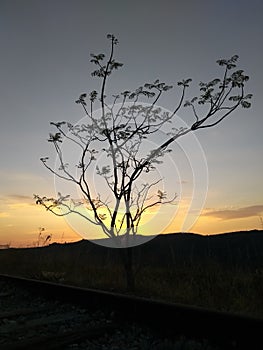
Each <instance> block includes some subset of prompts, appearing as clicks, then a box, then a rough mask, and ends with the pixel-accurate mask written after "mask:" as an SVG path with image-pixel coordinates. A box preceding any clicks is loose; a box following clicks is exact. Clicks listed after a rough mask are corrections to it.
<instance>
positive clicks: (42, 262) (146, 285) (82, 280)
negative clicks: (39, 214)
mask: <svg viewBox="0 0 263 350" xmlns="http://www.w3.org/2000/svg"><path fill="white" fill-rule="evenodd" d="M116 249H118V248H116ZM116 249H112V248H106V247H104V246H99V245H97V244H93V243H91V242H89V241H84V240H82V241H79V242H75V243H69V244H57V243H53V244H51V245H50V246H48V247H40V248H23V249H22V248H20V249H12V248H11V249H8V250H2V251H0V272H1V273H9V274H14V275H22V276H26V277H31V278H39V279H44V280H49V281H55V282H60V283H66V284H74V285H77V286H82V287H90V288H99V289H106V290H114V291H119V292H125V291H126V278H125V274H124V273H123V266H122V263H123V262H122V259H121V256H120V255H119V254H116ZM127 249H132V251H133V257H134V272H135V281H136V290H135V294H137V295H142V296H146V297H149V298H159V299H164V300H169V301H173V302H180V303H186V304H191V305H199V306H204V307H208V308H213V309H217V310H224V311H233V312H240V313H244V314H249V315H254V316H259V317H263V300H262V291H263V231H246V232H235V233H227V234H220V235H211V236H201V235H196V234H187V233H182V234H170V235H160V236H157V237H156V238H154V239H153V240H151V241H150V242H148V243H147V244H144V245H140V246H137V247H132V248H127Z"/></svg>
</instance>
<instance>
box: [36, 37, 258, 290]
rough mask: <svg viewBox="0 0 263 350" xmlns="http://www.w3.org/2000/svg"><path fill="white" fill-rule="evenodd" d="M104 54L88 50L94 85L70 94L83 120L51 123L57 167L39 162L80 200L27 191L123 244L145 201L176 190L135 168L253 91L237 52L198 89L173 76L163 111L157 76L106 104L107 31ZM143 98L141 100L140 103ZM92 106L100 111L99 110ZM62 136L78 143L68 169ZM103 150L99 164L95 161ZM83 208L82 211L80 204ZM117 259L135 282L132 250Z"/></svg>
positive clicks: (148, 166)
mask: <svg viewBox="0 0 263 350" xmlns="http://www.w3.org/2000/svg"><path fill="white" fill-rule="evenodd" d="M107 38H108V39H109V41H110V54H109V57H108V58H106V55H104V54H102V53H100V54H96V55H95V54H91V62H92V63H93V64H94V65H95V66H96V70H95V71H93V72H92V74H91V75H92V76H93V77H96V78H98V79H100V80H101V88H100V91H96V90H93V91H91V92H90V93H89V94H88V93H82V94H81V95H80V96H79V98H78V99H77V101H76V103H77V104H79V105H80V106H81V107H82V109H83V111H84V113H85V117H86V118H87V120H88V122H87V123H84V124H76V125H73V124H71V123H69V122H65V121H60V122H51V125H52V126H53V127H54V128H55V133H53V134H52V133H50V134H49V139H48V141H49V142H50V143H52V144H53V145H54V148H55V152H56V155H57V159H58V163H59V166H58V167H52V166H51V165H49V162H48V160H49V158H48V157H44V158H41V161H42V163H43V165H44V166H45V167H46V168H47V169H48V170H49V171H50V172H52V173H53V174H54V175H55V176H56V177H57V178H59V179H62V180H64V181H68V182H69V183H73V184H75V185H77V187H78V188H79V190H80V192H81V196H82V198H81V199H74V198H71V196H70V195H63V194H61V193H60V192H59V193H58V196H57V197H56V198H51V197H41V196H39V195H34V197H35V199H36V203H37V204H40V205H42V206H44V207H45V208H46V210H48V211H50V212H52V213H53V214H55V215H57V216H65V215H68V214H75V215H79V216H80V217H82V218H83V219H85V220H87V221H88V222H90V223H91V224H94V225H96V226H98V227H100V228H101V229H102V231H103V232H104V234H105V235H106V236H107V237H108V238H110V239H112V240H113V241H114V244H115V246H116V247H129V246H131V245H133V244H134V242H135V241H136V234H137V232H138V228H139V226H140V223H141V220H142V217H143V215H144V213H145V212H146V211H147V210H149V209H150V208H152V207H156V206H158V205H163V204H169V203H173V201H174V199H175V197H176V195H175V196H174V197H172V198H168V197H167V194H166V192H165V191H164V190H163V189H160V188H159V185H160V182H161V179H157V180H156V181H152V182H146V183H143V184H139V181H138V180H139V179H140V178H141V176H142V174H148V173H152V172H154V171H155V170H156V167H157V166H158V164H160V163H161V162H162V160H163V159H162V158H163V157H164V156H165V155H166V153H168V152H170V151H171V150H170V149H169V148H168V147H169V145H171V144H172V143H173V142H174V141H175V140H177V139H178V138H180V137H182V136H184V135H186V134H189V133H191V132H194V131H195V130H198V129H205V128H210V127H213V126H216V125H217V124H219V123H220V122H221V121H222V120H223V119H225V118H226V117H228V116H229V115H230V114H231V113H232V112H234V111H235V110H236V109H237V108H238V107H243V108H249V107H250V105H251V103H250V102H249V101H250V99H251V97H252V95H251V94H245V91H244V86H245V83H246V82H247V81H248V79H249V77H248V76H247V75H245V74H244V71H243V70H235V69H234V68H235V67H236V63H237V60H238V56H237V55H234V56H233V57H231V58H230V59H220V60H218V61H217V63H218V64H219V66H221V67H222V70H223V72H222V77H221V78H217V79H213V80H211V81H209V82H200V83H199V95H198V96H194V97H193V98H191V99H186V92H187V89H188V87H189V85H190V83H191V81H192V80H191V79H185V80H182V81H179V82H177V86H178V89H179V90H180V92H179V97H178V102H177V104H176V106H175V107H174V109H173V111H172V112H167V111H163V110H162V109H161V108H160V107H158V105H157V103H158V102H159V101H160V98H161V96H162V95H163V94H165V93H167V92H168V91H169V90H171V89H172V88H173V86H171V85H167V84H166V83H164V82H161V81H160V80H159V79H157V80H155V81H154V82H152V83H145V84H144V85H143V86H140V87H138V88H137V89H136V90H135V91H123V92H121V93H120V94H118V95H113V96H112V99H111V104H110V103H109V102H108V99H107V96H106V84H107V82H108V79H109V76H110V75H111V74H112V73H113V72H114V71H115V70H118V69H119V68H121V67H122V65H123V64H122V63H120V62H117V61H116V60H115V58H114V54H115V47H116V45H117V44H118V40H117V39H116V37H115V36H114V35H112V34H108V35H107ZM145 99H146V100H147V101H148V103H147V104H146V103H144V102H145ZM183 107H189V108H190V112H191V114H192V115H193V122H192V124H191V125H190V126H189V127H172V122H173V120H174V119H175V116H176V113H177V112H178V111H179V110H180V109H181V108H183ZM98 108H99V112H98ZM168 124H171V127H170V130H169V133H167V132H166V133H165V134H163V135H166V138H165V139H163V140H162V141H161V142H160V144H159V145H157V146H156V147H153V148H152V149H151V150H148V151H147V153H146V154H145V153H143V149H144V147H145V142H146V141H147V139H148V138H149V137H150V136H151V135H153V134H156V133H157V132H159V131H162V130H163V128H164V127H165V126H167V125H168ZM63 142H69V143H71V144H72V147H73V146H74V147H76V148H78V149H79V153H78V155H79V158H78V160H77V164H75V168H74V169H75V170H74V171H73V170H72V169H71V168H70V166H71V165H70V164H68V163H67V162H66V161H65V155H64V152H63V147H62V145H63ZM99 152H100V154H99V156H101V155H102V154H103V155H104V158H105V159H106V160H104V162H103V164H100V163H99V162H98V159H97V158H98V153H99ZM90 172H95V175H97V176H99V177H100V178H102V179H103V180H104V182H105V184H106V185H107V189H108V193H107V195H105V194H104V195H101V194H100V193H98V192H96V191H95V190H94V188H93V183H92V181H91V179H90V177H89V176H88V174H89V173H90ZM83 208H85V210H83ZM127 252H128V254H126V260H125V262H124V265H125V269H126V275H127V285H128V287H129V288H133V287H134V280H133V276H132V275H133V272H132V266H131V265H132V264H131V259H132V258H131V249H130V248H128V249H127Z"/></svg>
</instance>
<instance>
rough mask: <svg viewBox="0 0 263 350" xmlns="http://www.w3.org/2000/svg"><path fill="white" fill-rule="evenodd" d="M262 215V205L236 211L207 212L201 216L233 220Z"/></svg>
mask: <svg viewBox="0 0 263 350" xmlns="http://www.w3.org/2000/svg"><path fill="white" fill-rule="evenodd" d="M262 213H263V205H251V206H249V207H242V208H238V209H222V210H208V211H207V212H205V213H203V214H202V216H211V217H214V218H218V219H222V220H233V219H242V218H248V217H251V216H260V215H261V214H262Z"/></svg>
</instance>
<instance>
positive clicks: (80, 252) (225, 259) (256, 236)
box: [0, 230, 263, 268]
mask: <svg viewBox="0 0 263 350" xmlns="http://www.w3.org/2000/svg"><path fill="white" fill-rule="evenodd" d="M140 239H143V238H142V237H140ZM100 243H101V241H100ZM128 249H133V254H134V257H135V260H137V261H139V262H140V263H142V264H147V265H148V264H150V265H152V266H168V267H169V266H171V265H173V264H181V263H183V264H203V263H204V264H206V263H211V262H215V263H220V264H225V265H227V266H228V267H230V266H233V267H237V266H238V267H242V268H258V267H261V268H262V267H263V231H262V230H252V231H240V232H228V233H225V234H215V235H209V236H208V235H207V236H203V235H200V234H194V233H173V234H160V235H158V236H156V237H155V238H153V239H152V240H150V241H149V242H147V243H145V244H142V245H139V246H135V247H133V248H128ZM118 250H120V249H118V248H109V247H104V246H101V245H98V244H95V243H94V242H90V241H88V240H81V241H77V242H73V243H66V244H59V243H53V244H51V245H49V246H47V247H40V248H11V249H7V250H2V251H0V265H1V257H2V258H3V257H4V256H9V257H11V256H13V257H14V256H21V259H23V258H22V256H23V257H25V256H32V257H33V256H35V255H36V254H40V253H41V256H42V255H46V256H48V257H49V259H52V260H58V259H59V257H60V256H63V257H65V256H67V257H68V259H70V260H72V261H74V260H76V259H78V261H79V262H81V263H83V264H96V265H98V266H99V265H101V264H102V265H103V264H108V263H119V259H120V254H118V253H117V251H118Z"/></svg>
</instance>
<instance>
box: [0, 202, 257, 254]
mask: <svg viewBox="0 0 263 350" xmlns="http://www.w3.org/2000/svg"><path fill="white" fill-rule="evenodd" d="M155 210H156V209H154V210H153V211H155ZM173 210H174V209H173ZM157 212H158V211H157ZM204 212H205V211H204ZM149 214H150V213H148V215H149ZM172 214H174V213H171V212H169V209H165V207H163V208H162V209H161V211H160V212H159V213H158V214H157V215H156V218H157V219H158V221H159V222H160V225H161V224H162V220H163V225H161V226H162V227H163V229H162V231H161V232H160V233H164V234H165V233H173V232H181V231H183V230H182V222H183V221H184V219H185V207H184V205H182V206H181V208H180V207H179V208H178V211H177V213H176V215H175V216H173V215H172ZM167 215H168V216H170V223H169V222H167ZM147 220H149V219H147ZM147 220H146V221H147ZM149 221H151V219H150V220H149ZM193 222H194V221H193ZM0 223H1V226H0V244H10V246H11V247H27V246H36V245H37V242H38V235H39V227H44V228H45V231H43V235H44V236H45V235H52V240H51V243H52V242H59V243H64V242H72V241H79V240H81V239H82V238H83V237H82V236H81V235H80V234H78V233H77V232H76V231H74V229H72V227H70V226H69V224H68V223H67V221H66V220H65V219H64V218H61V217H56V216H55V215H53V214H51V213H50V212H47V211H45V210H44V208H43V207H41V206H37V205H35V204H34V203H33V201H29V200H27V201H24V202H15V201H13V202H11V201H9V203H8V204H6V205H5V211H3V210H2V211H1V212H0ZM154 225H156V221H155V222H154V221H153V222H152V227H154ZM161 226H160V227H161ZM87 227H88V229H89V230H90V232H91V235H90V236H88V237H85V238H90V239H94V238H105V237H106V236H105V235H104V234H103V233H102V232H100V231H98V230H97V228H95V227H93V226H92V225H91V224H89V225H88V226H87ZM148 227H151V223H150V225H148ZM251 229H262V223H261V221H260V220H259V217H258V216H256V215H254V216H253V215H251V216H249V217H244V218H238V219H231V220H229V219H228V220H224V219H218V218H215V217H212V216H205V215H201V216H199V217H197V218H196V221H195V222H194V224H193V225H192V226H191V227H189V229H188V230H186V231H188V232H194V233H199V234H205V235H206V234H217V233H223V232H232V231H239V230H251ZM93 230H94V231H93ZM92 231H93V232H92ZM92 233H93V234H92Z"/></svg>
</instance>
